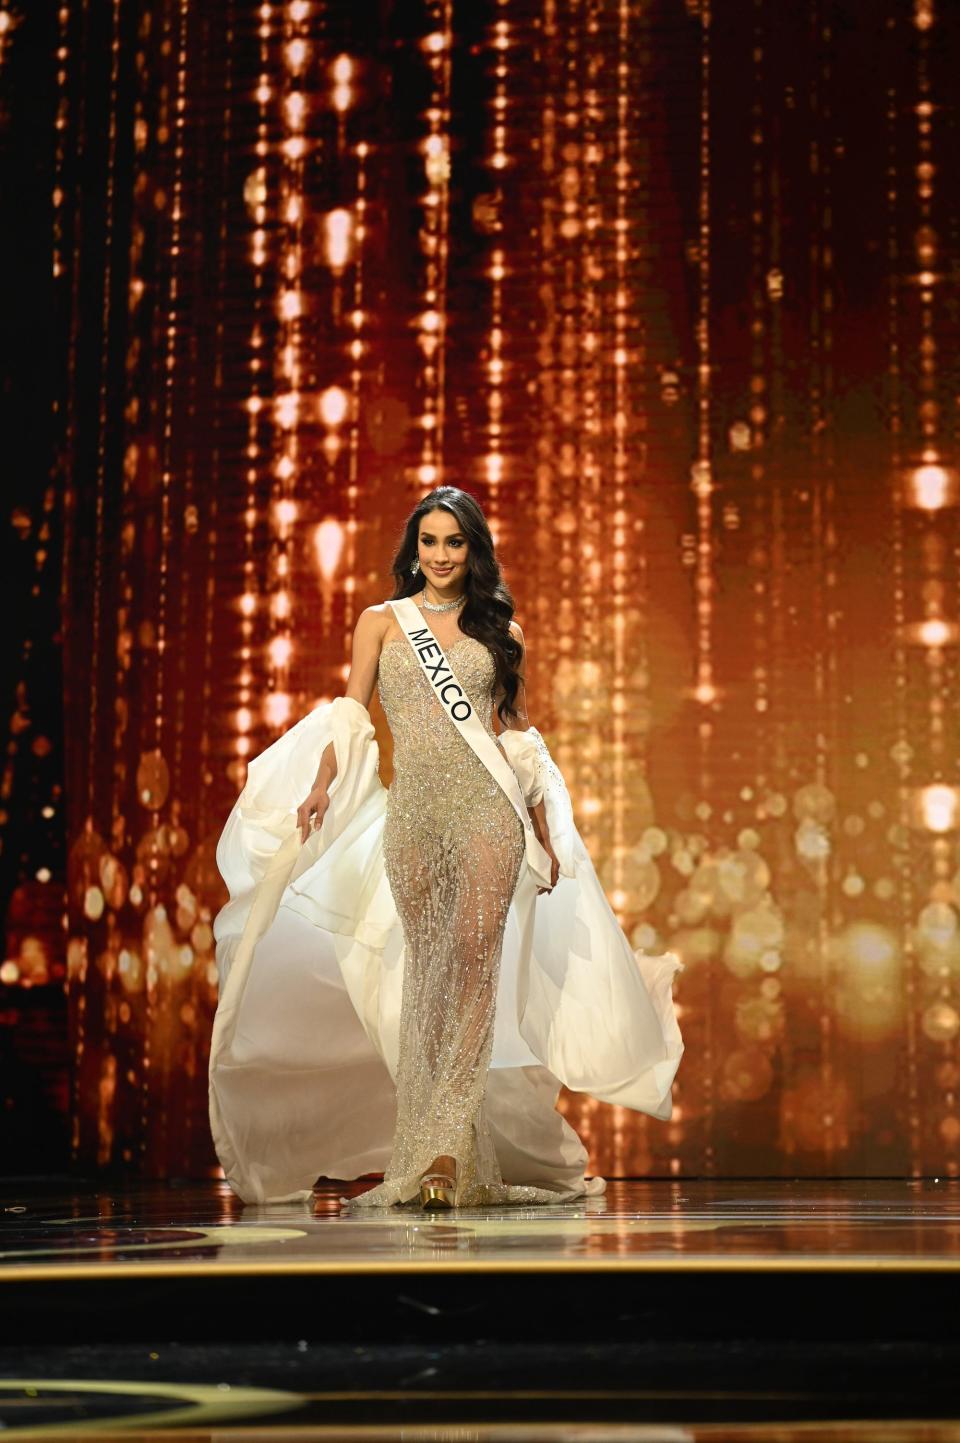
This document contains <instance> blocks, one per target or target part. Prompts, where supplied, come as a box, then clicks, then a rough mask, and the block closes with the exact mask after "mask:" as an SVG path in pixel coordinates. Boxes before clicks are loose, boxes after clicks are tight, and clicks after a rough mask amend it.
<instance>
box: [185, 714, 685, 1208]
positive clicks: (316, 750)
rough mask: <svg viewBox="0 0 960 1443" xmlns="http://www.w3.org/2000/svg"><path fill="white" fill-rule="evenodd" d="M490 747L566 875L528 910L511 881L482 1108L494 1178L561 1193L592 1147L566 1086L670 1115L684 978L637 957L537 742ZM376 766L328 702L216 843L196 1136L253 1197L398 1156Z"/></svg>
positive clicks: (390, 966) (373, 755)
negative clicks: (210, 972)
mask: <svg viewBox="0 0 960 1443" xmlns="http://www.w3.org/2000/svg"><path fill="white" fill-rule="evenodd" d="M330 742H332V743H333V747H334V752H335V755H336V760H337V775H336V778H335V779H334V781H333V783H332V784H331V787H330V805H329V807H328V808H327V811H326V814H325V816H324V818H323V823H322V825H321V827H320V828H319V829H318V830H317V831H315V832H312V833H311V834H310V836H309V837H308V839H307V841H306V842H303V843H301V841H300V832H299V828H298V826H297V819H296V812H297V808H298V807H299V805H300V803H301V802H302V801H303V800H304V798H305V797H306V796H307V794H308V793H309V791H310V789H311V787H312V786H313V783H314V780H315V778H316V775H317V770H318V768H319V765H320V758H321V756H322V754H323V752H324V750H325V748H326V747H327V745H328V744H329V743H330ZM500 742H501V743H502V745H503V749H504V751H505V752H506V753H507V755H508V757H509V760H510V762H511V765H512V766H513V767H514V769H515V771H516V772H517V775H518V777H519V779H520V782H521V787H522V789H523V792H524V796H525V798H527V799H528V801H529V800H531V799H533V800H535V799H536V797H537V794H538V793H539V791H540V788H541V787H542V792H543V801H544V804H545V807H546V815H547V822H548V826H549V831H550V838H551V841H552V843H553V846H554V850H555V851H556V854H557V857H558V859H559V862H560V870H561V876H560V881H559V882H558V884H557V886H556V888H555V889H554V891H553V893H551V894H550V895H543V896H541V897H539V898H538V897H537V888H536V882H535V880H534V878H533V876H532V875H531V873H530V872H529V870H528V868H527V867H526V866H524V867H522V868H521V875H520V878H519V881H518V883H517V887H516V891H515V893H514V896H513V900H512V902H511V905H510V910H509V914H508V917H507V924H506V930H505V933H504V941H503V954H502V959H501V967H500V980H499V986H498V992H497V1004H496V1021H495V1027H494V1042H493V1057H492V1061H491V1070H490V1074H489V1077H488V1084H487V1092H486V1098H485V1104H484V1105H485V1109H486V1113H487V1118H488V1122H489V1124H490V1129H491V1133H492V1135H493V1140H494V1144H495V1147H496V1152H497V1160H498V1162H499V1165H500V1169H501V1172H502V1174H503V1177H504V1180H505V1181H506V1182H516V1183H530V1184H534V1185H537V1186H541V1187H548V1188H552V1189H555V1190H556V1191H557V1193H558V1195H561V1196H562V1195H564V1194H568V1195H569V1194H574V1195H575V1194H577V1193H580V1192H583V1191H584V1190H585V1184H584V1176H583V1173H584V1168H585V1166H586V1162H587V1154H586V1151H585V1149H584V1147H583V1145H582V1143H581V1142H580V1139H579V1138H578V1137H577V1135H576V1133H575V1132H574V1131H573V1129H572V1128H571V1127H570V1126H569V1125H568V1124H567V1123H566V1122H565V1121H564V1119H563V1118H562V1117H561V1116H560V1114H559V1113H558V1112H557V1111H556V1108H555V1103H556V1100H557V1096H558V1093H559V1089H560V1084H561V1083H562V1084H564V1085H565V1086H567V1087H568V1088H571V1089H573V1090H574V1091H577V1092H586V1093H589V1094H590V1095H591V1096H593V1097H596V1098H599V1099H600V1100H601V1101H603V1102H612V1103H620V1104H622V1105H623V1106H625V1107H630V1108H634V1109H636V1110H637V1111H639V1112H646V1113H649V1114H651V1115H652V1116H654V1117H658V1118H662V1119H666V1118H669V1117H670V1113H671V1105H672V1100H671V1092H670V1088H671V1084H672V1082H673V1078H674V1075H675V1073H676V1070H677V1067H678V1065H679V1062H680V1057H681V1054H682V1052H683V1041H682V1039H681V1036H680V1029H679V1026H678V1024H677V1018H676V1012H675V1009H674V1004H673V995H672V983H673V977H674V974H675V973H676V972H677V971H678V970H679V968H680V966H681V964H680V962H679V960H678V959H677V957H676V956H675V955H674V954H673V953H665V954H664V955H663V956H662V957H651V956H647V955H646V954H644V953H642V952H636V953H635V952H634V951H632V949H631V947H630V944H629V942H628V941H627V938H626V937H625V936H624V934H623V932H622V930H621V929H620V926H619V924H618V923H617V920H616V918H615V916H614V914H613V912H612V910H611V908H610V905H609V903H608V902H607V899H606V897H605V895H604V893H603V889H602V888H601V886H600V883H599V881H598V879H597V876H596V873H595V871H594V869H593V866H592V864H591V861H590V858H589V855H588V854H587V850H586V848H585V847H584V844H583V842H582V840H581V838H580V834H579V832H578V831H577V829H576V826H575V825H574V821H573V812H572V809H571V806H570V798H569V795H568V793H567V789H566V786H565V785H564V783H563V778H562V777H561V775H560V773H559V771H558V770H557V768H556V767H555V766H554V765H553V764H552V763H550V764H549V765H547V766H544V765H543V764H542V761H541V760H540V758H542V756H543V755H544V748H543V743H542V740H540V739H539V737H538V734H537V733H536V732H535V731H533V729H531V731H530V732H514V731H508V732H504V733H503V734H502V735H501V737H500ZM538 742H539V755H538ZM378 760H379V757H378V748H377V744H376V742H375V740H374V730H373V723H372V722H371V720H370V715H369V713H368V711H367V709H366V708H365V707H364V706H362V705H361V704H360V703H359V702H356V701H353V700H351V699H350V698H348V697H338V698H337V699H336V700H335V701H332V702H326V703H323V704H322V705H320V706H318V707H316V708H315V709H314V710H313V711H311V712H310V713H309V714H308V715H307V716H305V717H303V718H302V719H301V720H300V721H299V722H297V724H296V725H295V726H293V727H291V728H290V730H289V731H287V732H285V733H284V735H283V736H282V737H280V738H279V739H278V740H277V741H275V742H274V743H273V744H272V745H271V746H269V747H267V748H266V750H265V751H263V752H261V753H260V755H259V756H257V757H255V758H254V759H253V760H252V761H251V762H250V765H249V768H248V773H247V780H246V784H245V786H244V788H243V791H242V792H241V793H240V796H239V797H238V798H237V801H236V803H235V805H234V807H233V810H232V812H231V813H230V816H229V818H228V820H227V823H226V825H225V827H224V829H223V832H222V834H221V837H220V840H219V842H218V845H217V865H218V867H219V869H220V872H221V875H222V876H223V879H224V882H225V883H226V886H227V890H228V892H229V901H228V902H226V903H225V905H224V906H223V907H222V908H221V910H220V912H219V913H218V914H217V917H216V919H215V921H214V928H213V930H214V937H215V939H216V959H217V970H218V975H219V984H220V991H219V1001H218V1005H217V1011H216V1015H215V1018H214V1022H213V1033H212V1037H211V1045H210V1075H209V1084H210V1091H209V1101H210V1126H211V1131H212V1134H213V1140H214V1145H215V1147H216V1150H217V1156H218V1157H219V1159H220V1163H221V1165H222V1167H223V1170H224V1174H225V1176H226V1178H227V1181H228V1182H229V1184H230V1186H231V1187H232V1188H233V1190H234V1191H235V1192H236V1193H237V1194H238V1196H239V1197H241V1198H242V1199H243V1200H244V1201H245V1202H257V1203H265V1202H287V1201H291V1200H294V1199H306V1198H308V1197H309V1196H310V1193H311V1189H312V1185H313V1183H314V1182H315V1181H316V1179H317V1178H318V1177H321V1176H323V1177H331V1178H344V1179H346V1178H356V1177H360V1176H361V1175H362V1174H364V1173H368V1172H381V1171H382V1170H383V1168H384V1167H385V1165H386V1163H387V1160H388V1158H389V1155H390V1147H391V1140H392V1135H393V1128H394V1120H395V1092H394V1083H393V1078H394V1077H395V1076H396V1067H397V1051H398V1041H399V1022H400V998H401V988H402V982H403V933H402V928H401V925H400V919H399V917H398V915H397V912H396V908H395V907H394V903H393V898H392V895H391V892H390V888H389V885H388V883H387V878H386V874H385V872H384V864H383V844H382V836H383V818H384V810H385V806H386V796H387V793H386V789H385V788H384V787H383V785H382V783H381V781H380V777H379V774H378V770H377V766H378ZM588 1190H589V1188H588Z"/></svg>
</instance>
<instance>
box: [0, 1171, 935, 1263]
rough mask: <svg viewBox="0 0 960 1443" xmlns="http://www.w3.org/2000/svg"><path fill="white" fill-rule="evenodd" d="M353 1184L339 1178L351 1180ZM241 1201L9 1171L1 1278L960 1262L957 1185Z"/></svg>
mask: <svg viewBox="0 0 960 1443" xmlns="http://www.w3.org/2000/svg"><path fill="white" fill-rule="evenodd" d="M359 1186H360V1185H355V1184H354V1185H347V1187H348V1188H349V1187H352V1188H353V1190H358V1188H359ZM344 1191H345V1186H344V1184H330V1185H325V1186H324V1187H322V1188H321V1189H319V1190H318V1192H317V1195H316V1196H315V1198H314V1200H313V1202H312V1203H307V1204H283V1205H277V1206H271V1207H255V1206H244V1205H243V1204H241V1203H240V1202H239V1200H238V1199H237V1198H236V1197H235V1196H234V1195H233V1194H232V1193H231V1192H230V1190H229V1189H228V1188H227V1187H226V1185H225V1184H223V1183H221V1182H216V1181H210V1182H205V1183H204V1182H200V1183H189V1184H184V1185H176V1184H169V1183H153V1184H149V1183H144V1184H134V1185H127V1186H123V1187H117V1188H107V1187H103V1186H100V1187H98V1186H95V1185H87V1186H79V1185H77V1184H76V1183H73V1182H70V1181H63V1182H60V1183H51V1182H45V1183H43V1184H39V1183H33V1184H31V1183H16V1182H9V1181H8V1182H6V1183H5V1184H3V1185H2V1188H0V1196H2V1207H3V1213H2V1216H3V1230H2V1235H0V1281H3V1280H7V1281H14V1280H16V1279H20V1280H27V1279H29V1278H42V1277H69V1276H75V1277H93V1276H98V1275H99V1276H104V1275H108V1274H109V1275H130V1274H131V1273H134V1274H138V1273H139V1274H144V1273H151V1274H158V1273H167V1274H169V1275H171V1276H174V1275H180V1276H183V1275H187V1274H189V1275H194V1276H195V1275H197V1274H203V1273H209V1274H213V1275H216V1274H223V1275H226V1274H231V1275H235V1274H237V1273H249V1274H255V1273H270V1274H296V1273H309V1272H314V1271H316V1272H333V1273H339V1274H343V1273H362V1272H379V1273H389V1272H391V1271H407V1272H409V1271H418V1270H426V1271H430V1270H443V1269H444V1268H448V1267H452V1268H455V1269H456V1270H457V1271H464V1270H466V1271H469V1270H474V1269H475V1270H484V1269H487V1268H493V1269H495V1270H497V1271H499V1272H503V1271H541V1270H546V1271H550V1272H564V1271H578V1270H585V1271H590V1272H596V1271H602V1270H604V1269H608V1268H616V1269H617V1270H622V1269H635V1270H640V1271H663V1270H678V1271H683V1270H697V1271H703V1270H738V1271H742V1270H745V1269H748V1270H749V1269H756V1270H770V1271H774V1272H776V1271H784V1270H792V1269H799V1270H807V1269H811V1268H818V1269H828V1270H843V1271H846V1270H851V1271H857V1270H870V1271H874V1270H876V1269H878V1268H879V1269H890V1270H894V1271H897V1270H910V1271H916V1270H953V1269H960V1183H958V1182H956V1181H953V1180H943V1181H934V1180H933V1179H927V1180H904V1179H893V1180H886V1179H866V1180H850V1179H846V1180H843V1181H837V1182H830V1181H827V1182H825V1181H822V1180H817V1181H811V1180H802V1181H792V1180H774V1181H722V1182H721V1181H702V1180H693V1181H676V1182H674V1181H667V1180H662V1181H658V1180H643V1181H621V1182H611V1183H610V1185H609V1188H608V1191H607V1194H606V1195H605V1196H604V1197H601V1198H596V1199H590V1200H588V1201H585V1202H583V1203H572V1204H566V1205H563V1206H557V1207H536V1208H514V1209H506V1208H491V1209H487V1210H480V1209H477V1210H463V1211H459V1212H455V1213H440V1214H431V1213H423V1212H421V1211H420V1210H419V1209H418V1208H415V1207H409V1206H408V1207H404V1208H401V1209H384V1210H382V1211H379V1210H378V1211H377V1212H374V1213H370V1214H363V1215H358V1214H356V1213H345V1212H344V1210H343V1209H342V1208H341V1205H340V1202H339V1199H340V1196H341V1194H343V1193H344Z"/></svg>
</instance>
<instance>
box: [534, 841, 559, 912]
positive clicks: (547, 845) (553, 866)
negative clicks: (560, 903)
mask: <svg viewBox="0 0 960 1443" xmlns="http://www.w3.org/2000/svg"><path fill="white" fill-rule="evenodd" d="M540 845H541V847H542V848H543V850H544V851H545V852H546V854H547V856H548V857H549V858H550V885H549V887H538V888H537V896H538V897H540V896H542V895H543V893H544V892H552V891H553V889H554V887H555V886H556V885H557V883H558V882H559V880H560V863H559V861H558V860H557V854H556V852H555V851H554V850H553V846H552V845H551V842H550V838H549V837H546V836H542V837H541V838H540Z"/></svg>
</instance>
